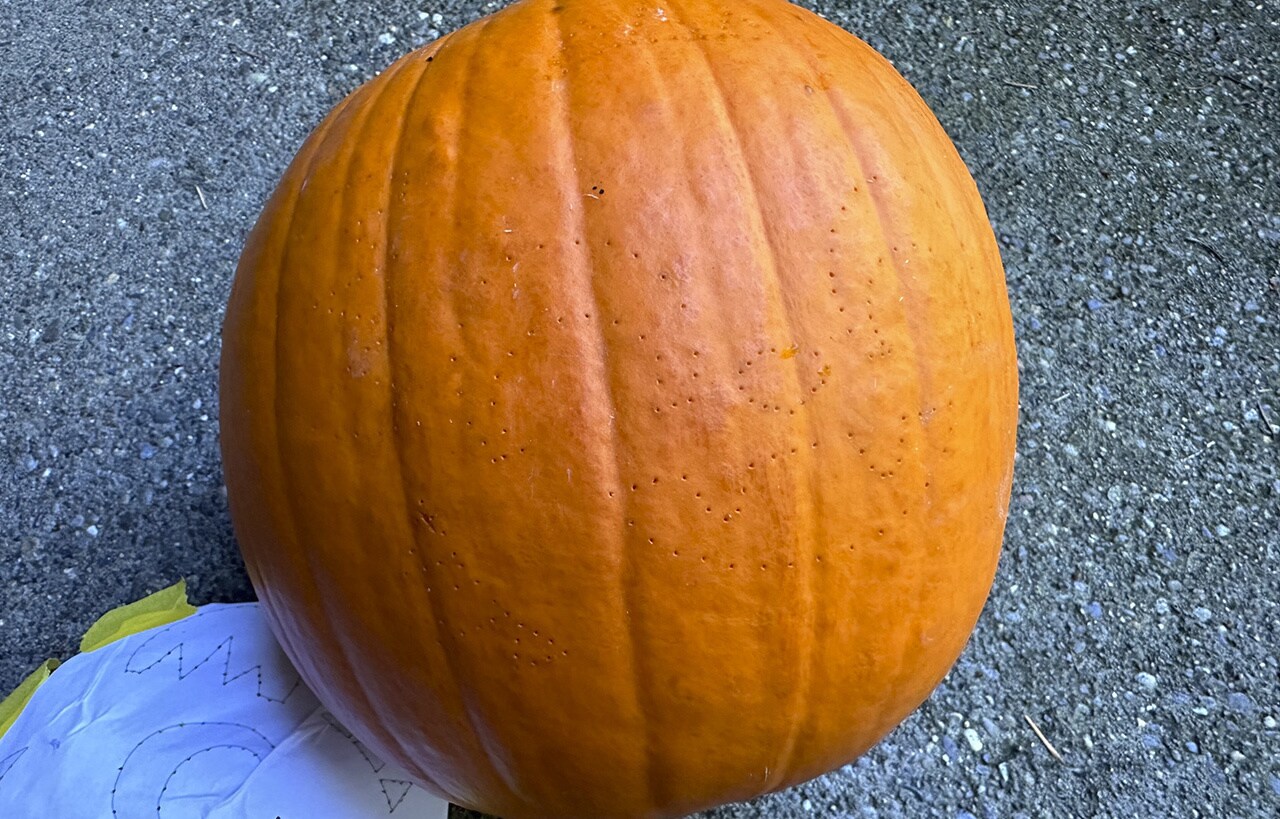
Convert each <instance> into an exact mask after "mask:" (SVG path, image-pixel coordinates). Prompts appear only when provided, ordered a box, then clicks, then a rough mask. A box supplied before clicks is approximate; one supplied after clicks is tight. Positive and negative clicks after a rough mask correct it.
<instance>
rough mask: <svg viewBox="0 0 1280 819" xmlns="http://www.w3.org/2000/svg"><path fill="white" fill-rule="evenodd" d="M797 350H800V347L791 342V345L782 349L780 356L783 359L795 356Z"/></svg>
mask: <svg viewBox="0 0 1280 819" xmlns="http://www.w3.org/2000/svg"><path fill="white" fill-rule="evenodd" d="M799 352H800V348H799V347H797V346H796V345H794V344H792V345H791V346H789V347H787V348H786V349H784V350H783V351H782V358H783V359H788V358H795V357H796V355H797V354H798V353H799Z"/></svg>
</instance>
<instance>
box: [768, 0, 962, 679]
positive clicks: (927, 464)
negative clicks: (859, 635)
mask: <svg viewBox="0 0 1280 819" xmlns="http://www.w3.org/2000/svg"><path fill="white" fill-rule="evenodd" d="M752 7H753V8H756V7H755V6H754V5H753V4H752ZM757 13H758V8H757ZM759 16H760V17H761V18H762V19H763V20H764V23H765V25H770V22H769V20H768V19H767V17H766V16H765V15H763V14H759ZM813 22H814V24H815V25H817V26H818V27H820V28H822V29H823V30H824V31H826V32H828V33H829V34H830V35H831V36H832V37H833V38H836V39H842V38H840V34H841V32H840V31H836V30H832V29H831V28H830V27H829V25H828V24H827V21H825V20H823V19H822V18H816V19H815V20H813ZM777 39H778V42H779V43H781V44H782V45H784V46H785V47H787V48H789V49H790V50H791V51H793V52H794V53H795V54H796V55H797V56H798V57H800V58H801V59H803V60H805V61H806V62H808V63H809V65H810V67H811V68H813V69H814V70H815V72H817V73H819V74H820V73H821V70H820V69H818V67H817V66H814V65H813V61H812V58H808V57H805V56H804V53H803V51H802V50H801V49H799V48H797V47H796V46H795V45H794V44H793V43H792V42H791V40H790V39H788V38H786V37H783V36H781V34H779V36H778V38H777ZM874 79H875V81H876V82H877V83H880V85H881V88H882V89H883V90H884V92H885V93H892V91H893V89H891V88H888V87H886V86H885V85H884V84H883V83H882V82H881V79H880V78H879V77H878V76H876V77H874ZM822 92H823V97H824V98H825V99H826V101H827V105H828V107H829V108H830V109H831V113H832V115H833V117H834V118H835V121H836V123H837V124H838V125H839V132H840V134H841V136H843V137H844V139H845V142H846V143H847V148H848V152H849V158H850V159H851V160H852V163H853V166H854V168H855V169H856V174H857V176H858V177H860V178H861V179H863V180H864V182H865V184H864V185H863V186H862V187H864V188H865V189H866V196H867V200H868V201H869V202H870V203H871V205H872V209H873V212H874V213H875V217H876V230H875V231H869V232H868V233H874V234H875V235H877V236H879V237H880V238H881V239H882V241H883V244H884V253H885V257H886V258H887V259H888V260H889V267H890V269H891V270H892V271H893V274H894V278H895V281H896V284H897V287H896V288H895V290H896V292H897V294H898V295H899V296H900V297H901V298H902V299H903V300H904V301H902V302H901V304H902V309H901V311H900V313H901V316H902V320H901V325H902V326H903V327H904V328H905V330H906V334H907V341H908V343H909V345H910V349H909V351H908V354H907V358H908V359H909V360H910V361H911V363H912V367H913V368H914V370H915V373H916V386H917V389H918V390H919V396H920V399H921V410H923V409H924V407H925V404H926V402H927V400H928V399H929V398H930V397H932V396H933V395H934V394H935V393H934V390H933V386H932V382H933V380H932V378H931V377H930V376H929V374H928V371H927V368H926V366H925V359H924V353H923V352H922V350H921V348H922V345H921V343H920V334H919V332H918V327H917V324H918V321H919V320H918V319H917V318H916V316H917V315H918V314H919V312H920V311H919V310H915V309H912V308H913V306H914V305H913V303H914V302H915V298H914V295H913V290H912V288H910V287H909V286H908V285H907V284H906V276H905V275H904V272H903V269H902V266H901V264H900V262H899V261H898V258H897V255H896V254H895V253H894V250H893V245H894V243H893V241H892V240H891V239H890V237H889V225H890V224H892V220H891V219H889V218H888V217H887V216H886V204H885V203H884V201H883V199H882V196H881V194H880V192H879V190H878V189H877V187H876V185H875V183H874V182H873V181H872V180H871V179H870V178H869V177H868V176H867V162H866V161H865V160H864V159H863V155H864V153H865V151H864V148H863V146H862V142H861V139H860V138H859V137H858V136H857V135H856V134H857V132H858V128H857V124H856V123H855V122H854V121H853V118H852V117H851V116H850V113H849V111H848V109H847V108H846V107H845V105H844V102H843V100H841V99H840V97H839V95H838V94H837V93H836V92H835V90H833V89H832V88H831V87H829V86H828V87H825V88H823V89H822ZM917 145H919V143H918V142H917ZM916 154H917V155H920V154H925V155H926V158H927V159H928V158H929V157H928V156H927V155H928V151H925V150H918V151H916ZM948 216H952V214H950V212H948ZM952 224H953V227H954V219H953V221H952ZM916 428H917V430H918V434H919V439H920V441H921V443H923V444H924V446H917V447H916V448H915V455H916V459H917V460H918V461H919V466H920V469H921V472H923V473H924V476H925V484H924V486H923V487H922V490H923V494H924V498H925V502H924V504H923V505H922V506H921V507H920V508H918V509H917V510H916V511H917V516H918V518H917V521H916V523H917V526H918V527H919V528H920V530H921V531H922V532H926V533H927V532H929V531H930V527H929V524H928V520H927V519H926V516H927V515H928V514H929V512H930V510H932V509H933V508H934V499H935V498H936V496H937V495H936V493H937V486H936V485H935V484H936V481H935V480H934V476H933V469H932V463H933V461H932V459H931V458H929V457H928V456H929V453H930V452H931V451H933V446H934V443H935V441H936V435H934V434H933V432H932V431H931V429H930V426H929V424H928V423H927V422H926V420H925V415H924V413H923V412H918V413H917V415H916ZM918 594H919V596H920V601H919V603H920V605H919V606H918V607H917V610H924V609H923V606H924V604H925V602H926V601H925V600H924V597H925V596H926V595H927V586H926V584H925V583H923V582H921V583H920V584H919V587H918ZM930 689H932V686H930Z"/></svg>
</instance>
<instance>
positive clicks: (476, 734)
mask: <svg viewBox="0 0 1280 819" xmlns="http://www.w3.org/2000/svg"><path fill="white" fill-rule="evenodd" d="M484 26H485V23H481V24H480V25H479V27H478V28H476V29H474V30H473V32H472V42H473V43H475V42H476V41H478V40H479V38H480V36H481V35H482V34H483V29H484ZM442 47H443V43H442V44H441V48H442ZM441 48H437V49H436V50H435V51H433V52H430V53H428V54H426V55H424V56H423V57H422V58H421V59H419V60H417V61H416V62H418V63H420V64H421V66H422V68H421V70H420V71H419V73H418V76H417V77H416V78H414V79H413V81H412V84H411V85H410V87H409V89H408V91H407V92H406V93H405V95H404V105H403V108H402V110H401V112H400V115H399V116H398V118H397V120H396V122H395V124H394V126H393V133H394V137H393V140H394V145H393V147H392V151H391V162H390V167H389V168H388V170H387V181H386V186H387V187H386V193H385V196H384V199H383V203H384V204H383V219H384V220H385V222H384V225H383V230H382V234H383V235H382V241H381V245H380V248H379V257H378V259H377V269H378V270H379V271H380V272H381V273H382V287H381V297H382V310H383V333H384V337H383V344H382V350H383V352H384V357H385V362H386V368H387V407H388V411H389V412H390V414H391V418H390V422H391V423H390V429H391V438H392V442H391V446H390V450H391V453H392V455H393V458H394V461H395V468H396V473H397V478H396V482H397V483H398V484H399V486H400V490H401V501H402V504H403V512H404V517H405V520H406V528H407V529H408V531H409V532H410V533H411V537H412V538H413V539H414V540H415V542H416V541H418V540H419V528H418V527H417V526H415V525H414V506H413V497H412V493H411V492H410V490H409V487H408V485H407V483H406V477H405V476H406V469H405V465H404V461H403V449H404V439H403V435H402V434H401V432H400V430H401V427H402V425H403V424H402V422H403V421H404V420H405V419H404V418H402V417H401V413H399V412H398V411H397V406H398V405H397V401H396V380H397V378H396V373H397V367H396V352H397V349H396V346H395V313H396V303H395V299H394V298H393V295H392V294H393V291H394V282H393V277H392V265H391V263H390V254H389V252H388V250H389V244H390V242H391V239H392V235H391V234H392V230H394V229H395V223H396V220H395V219H393V218H392V215H391V213H392V210H393V207H394V202H395V195H394V193H395V185H396V176H397V174H398V173H399V168H400V167H401V166H402V154H403V150H402V149H403V145H404V132H405V128H406V124H407V123H406V121H407V119H408V116H409V113H410V111H412V110H413V108H414V101H415V99H416V98H417V96H418V94H419V92H420V91H421V89H422V87H423V83H424V82H425V80H426V78H427V75H428V74H429V73H430V69H431V65H432V61H433V60H434V59H435V57H436V55H438V54H439V52H440V50H441ZM475 53H476V46H475V45H474V44H473V46H472V50H471V52H470V54H469V55H468V57H467V59H468V63H470V61H471V60H473V59H474V57H475ZM463 73H464V76H468V75H469V74H470V73H471V72H470V70H469V68H468V70H467V71H465V72H463ZM462 111H463V112H464V115H465V112H466V111H467V106H466V105H465V104H464V105H463V106H462ZM464 130H465V119H463V120H461V121H460V122H459V123H458V126H457V130H456V132H455V136H457V137H461V135H462V134H463V132H464ZM356 144H357V145H358V144H359V141H357V142H356ZM454 159H455V162H456V163H458V164H461V160H460V152H455V154H454ZM455 176H457V174H455ZM454 195H455V199H456V195H457V186H456V185H455V191H454ZM419 546H421V544H419ZM416 551H417V554H418V559H419V562H420V565H421V566H422V571H423V576H424V582H425V583H426V585H428V586H431V585H434V584H435V583H436V578H434V577H433V576H432V572H431V567H430V563H431V561H430V560H429V551H430V550H429V549H423V548H418V549H417V550H416ZM422 599H423V600H424V601H425V603H426V607H427V610H428V612H429V614H430V617H431V627H432V628H434V629H435V631H436V634H437V637H438V638H439V642H440V644H441V654H442V656H443V658H444V662H445V665H446V667H445V672H446V675H447V676H448V678H449V680H450V681H451V682H452V684H453V689H454V695H455V697H456V703H457V705H458V707H459V710H460V711H461V715H462V717H463V719H464V721H465V723H466V726H467V729H468V730H469V731H470V736H469V737H466V742H467V744H468V745H470V746H471V750H472V754H473V755H475V756H477V757H479V758H480V761H481V762H482V763H483V765H485V766H487V767H488V768H489V770H490V771H491V772H492V774H493V775H492V777H491V780H490V782H491V786H492V787H495V788H502V789H504V790H506V791H507V793H508V794H510V795H511V797H512V799H513V800H514V801H517V802H518V801H521V797H520V796H518V790H517V787H516V784H515V783H514V782H513V781H511V779H510V778H509V776H508V775H507V773H506V772H505V771H504V770H503V768H502V767H501V766H499V765H498V764H497V762H496V759H495V755H494V751H493V749H492V748H490V747H489V745H488V742H487V741H486V737H485V735H484V733H482V732H481V731H480V730H479V729H478V727H477V724H476V720H475V716H474V714H473V713H472V711H473V705H472V703H470V702H468V698H467V695H466V686H465V685H464V681H463V679H462V676H463V675H462V672H461V669H460V668H459V665H458V662H457V657H458V655H459V650H458V644H457V641H456V640H455V639H454V637H453V632H452V631H451V629H450V628H449V627H448V625H447V624H446V625H445V626H439V625H437V621H438V620H440V619H443V615H442V613H441V612H440V611H439V610H438V608H437V606H436V603H435V600H434V598H432V597H431V595H429V594H424V595H423V598H422ZM406 758H410V757H408V756H406ZM415 773H419V774H421V773H422V772H421V771H415ZM488 796H489V798H492V796H493V795H492V794H490V795H488ZM472 798H474V797H472Z"/></svg>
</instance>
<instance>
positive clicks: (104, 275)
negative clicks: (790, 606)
mask: <svg viewBox="0 0 1280 819" xmlns="http://www.w3.org/2000/svg"><path fill="white" fill-rule="evenodd" d="M497 5H498V4H496V3H490V4H487V5H485V6H481V4H480V3H478V2H450V1H445V2H439V1H434V2H433V1H430V0H422V1H421V2H419V3H415V2H410V1H409V0H380V2H377V3H374V2H346V3H339V2H337V0H277V1H276V2H268V0H203V1H201V0H189V2H183V3H176V2H162V1H161V0H141V1H140V2H125V0H103V1H102V2H95V3H83V2H75V0H40V1H39V2H29V1H28V0H0V272H2V274H3V276H2V278H0V692H3V691H7V690H8V689H9V688H10V687H12V686H13V685H15V684H16V683H17V682H18V681H19V680H20V679H21V677H22V676H23V675H24V674H25V673H26V672H27V671H28V670H29V669H30V668H31V667H33V666H34V665H36V664H37V663H38V662H40V661H41V660H43V659H44V658H45V657H47V656H67V655H69V654H70V653H71V652H72V651H73V650H74V645H75V643H76V641H77V639H78V637H79V635H80V634H81V633H82V631H83V630H84V629H85V628H86V627H87V626H88V625H89V623H90V622H92V620H93V619H94V618H95V617H96V616H97V615H98V614H99V613H100V612H102V611H103V610H105V609H107V608H109V607H111V606H114V605H118V604H120V603H124V602H127V601H130V600H133V599H136V598H138V597H140V596H142V595H144V594H146V593H148V592H150V591H153V590H155V589H157V588H159V587H161V586H165V585H168V584H169V583H171V582H173V581H174V580H176V579H177V578H178V577H181V576H185V577H186V578H188V580H189V582H190V586H191V591H192V597H193V599H194V601H195V602H197V603H205V602H212V601H237V600H245V599H249V598H251V596H252V590H251V589H250V587H249V584H248V582H247V580H246V578H245V576H244V574H243V570H242V567H241V564H240V562H239V558H238V556H237V553H236V550H235V546H234V543H233V540H232V536H231V529H230V522H229V519H228V515H227V509H226V503H225V499H224V496H223V492H222V484H221V474H220V469H219V457H218V450H217V395H216V375H217V362H218V349H219V342H218V331H219V326H220V322H221V316H222V307H223V304H224V301H225V299H226V297H227V294H228V290H229V286H230V281H231V275H232V271H233V269H234V265H235V261H236V258H237V256H238V253H239V249H240V246H241V242H242V240H243V238H244V236H245V233H246V231H247V230H248V228H249V227H250V225H251V224H252V221H253V219H254V218H255V216H256V214H257V212H258V210H259V208H260V207H261V205H262V203H263V201H264V199H265V197H266V196H267V194H268V193H269V191H270V190H271V188H272V186H273V185H274V182H275V180H276V179H277V178H278V175H279V174H280V172H281V171H282V170H283V168H284V166H285V164H286V163H287V162H288V160H289V158H290V157H291V156H292V154H293V152H294V151H295V150H296V149H297V147H298V146H299V144H300V142H301V140H302V138H303V137H304V136H305V134H306V133H307V132H308V131H309V130H310V129H311V128H312V127H313V126H314V125H315V124H316V123H317V122H318V121H319V120H320V118H321V117H322V115H323V114H324V113H325V111H327V110H328V109H329V107H330V106H332V105H333V104H334V103H336V102H337V101H338V100H339V99H340V98H341V97H342V96H343V95H345V94H346V93H347V92H349V91H351V90H352V89H354V88H355V87H356V86H357V85H358V84H359V83H360V82H362V81H364V80H365V79H367V78H369V77H370V76H372V75H373V74H374V73H375V72H376V71H378V70H379V69H381V68H383V67H385V66H386V65H387V64H389V63H390V62H391V61H392V60H393V59H394V58H395V57H397V56H398V55H400V54H402V53H403V52H405V51H406V50H408V49H410V48H412V47H414V46H417V45H420V44H422V43H424V42H427V41H429V40H431V39H433V38H435V37H436V36H438V35H439V33H440V32H443V31H448V30H450V29H453V28H455V27H457V26H459V25H461V24H463V23H465V22H468V21H470V20H472V19H475V18H476V17H478V16H480V15H481V14H482V13H485V12H487V11H491V10H493V9H495V8H496V7H497ZM815 5H816V7H817V9H818V10H820V11H821V12H822V13H824V14H825V15H826V16H828V17H829V18H831V19H833V20H835V21H836V22H838V23H840V24H841V25H843V26H844V27H846V28H848V29H850V30H851V31H853V32H854V33H856V34H858V35H859V36H861V37H863V38H864V39H866V40H867V41H868V42H870V43H871V44H872V45H874V46H875V47H876V48H878V49H879V50H880V51H881V52H882V53H884V54H885V55H886V56H888V57H889V58H890V59H891V60H893V61H894V62H895V64H896V65H897V66H898V68H899V70H901V71H902V72H903V73H904V74H905V75H906V76H907V78H908V79H909V80H911V81H912V82H913V83H914V84H915V85H916V87H917V88H918V89H919V90H920V91H921V93H922V94H923V95H924V97H925V98H926V99H927V100H928V102H929V103H930V105H932V106H933V108H934V111H935V112H936V113H937V114H938V116H939V118H940V119H941V121H942V122H943V124H944V126H945V127H946V128H947V130H948V131H949V132H950V133H951V134H952V136H953V137H954V138H955V139H956V141H957V144H958V146H959V148H960V151H961V153H962V154H963V155H964V157H965V158H966V160H967V161H968V163H969V165H970V167H971V169H972V170H973V172H974V175H975V177H976V178H977V180H978V183H979V185H980V187H981V188H982V190H983V193H984V195H985V197H986V201H987V205H988V208H989V211H990V214H991V218H992V220H993V222H994V224H995V227H996V232H997V235H998V236H999V238H1000V243H1001V248H1002V252H1003V254H1004V260H1005V264H1006V266H1007V269H1008V277H1009V285H1010V293H1011V298H1012V304H1013V312H1014V317H1015V321H1016V324H1017V331H1018V340H1019V356H1020V360H1021V368H1022V399H1023V418H1022V427H1021V440H1020V445H1019V449H1020V460H1019V463H1018V473H1017V481H1016V484H1015V488H1014V498H1013V505H1012V509H1011V513H1010V525H1009V530H1008V534H1007V540H1006V552H1005V556H1004V559H1003V561H1002V563H1001V567H1000V572H999V576H998V578H997V581H996V585H995V589H994V591H993V594H992V598H991V601H990V603H989V604H988V607H987V610H986V612H985V614H984V616H983V619H982V621H981V623H980V624H979V627H978V631H977V633H976V636H975V638H974V640H973V642H972V643H971V645H970V647H969V649H968V650H967V652H966V653H965V655H964V657H963V658H962V659H961V661H960V663H959V664H958V666H957V667H956V668H955V670H954V671H953V673H952V674H951V675H950V677H949V678H948V679H947V680H946V682H945V684H944V685H943V686H942V688H940V689H939V690H938V692H937V693H936V694H935V695H934V696H933V698H932V699H931V700H930V701H929V702H928V703H927V704H926V705H925V707H924V708H922V709H921V710H920V711H919V712H918V713H917V714H915V715H914V716H913V717H911V718H910V719H909V720H908V721H907V722H906V723H905V724H904V725H903V726H902V727H901V728H899V729H898V730H897V731H896V732H895V733H894V734H893V735H891V737H890V738H889V739H888V740H887V741H886V742H884V743H883V744H882V745H880V746H879V747H878V748H876V749H875V750H874V751H873V752H872V753H870V754H868V755H867V756H866V757H865V758H864V759H862V760H861V761H859V762H858V763H856V764H854V765H852V766H850V767H848V768H846V769H844V770H841V771H838V772H836V773H833V774H831V775H829V776H827V777H824V778H823V779H820V780H818V781H815V782H812V783H809V784H807V785H804V786H801V787H798V788H795V789H792V790H790V791H787V792H784V793H781V794H777V795H774V796H770V797H768V798H765V799H763V800H760V801H758V802H757V803H754V804H750V805H745V806H734V807H729V808H724V809H722V810H719V811H715V812H713V813H711V814H709V816H714V817H717V819H729V818H730V817H734V818H735V819H736V818H739V817H740V818H741V819H746V817H807V816H811V815H821V816H841V817H845V816H849V817H864V816H865V817H926V816H927V817H957V819H962V818H963V819H969V818H970V817H1040V816H1046V817H1059V816H1062V817H1074V816H1117V817H1171V816H1223V817H1271V816H1276V815H1280V729H1278V728H1277V724H1276V720H1277V718H1280V701H1278V700H1280V696H1278V695H1280V666H1278V661H1277V651H1278V648H1280V607H1278V605H1277V603H1278V601H1280V564H1278V563H1277V560H1278V559H1280V534H1278V532H1280V468H1278V467H1277V463H1278V462H1280V456H1278V455H1277V439H1278V438H1280V326H1278V325H1280V310H1278V309H1277V307H1278V306H1280V181H1278V180H1280V161H1278V159H1277V154H1276V151H1277V144H1278V143H1280V58H1278V57H1277V53H1278V52H1280V22H1278V21H1280V4H1277V2H1275V0H1263V2H1248V3H1245V2H1226V0H1214V1H1213V2H1178V1H1177V0H1173V1H1171V2H1159V3H1156V2H1124V3H1121V4H1119V5H1117V6H1114V7H1112V6H1111V4H1100V3H1093V2H1084V0H1063V2H1058V3H1028V4H1023V5H1013V4H997V3H992V2H988V1H985V0H984V1H983V2H975V3H970V4H954V3H942V2H940V1H939V0H930V2H907V3H903V4H882V3H873V2H865V1H864V0H857V2H841V3H837V2H818V3H816V4H815ZM1024 715H1027V716H1030V717H1031V718H1032V719H1034V720H1035V721H1036V722H1037V724H1038V725H1039V726H1040V727H1041V729H1042V730H1043V732H1044V734H1045V736H1046V737H1047V739H1048V740H1049V741H1050V742H1052V743H1053V745H1054V746H1055V747H1056V748H1057V749H1058V750H1059V751H1060V752H1061V757H1062V759H1061V760H1057V759H1055V758H1053V757H1052V756H1051V755H1050V754H1049V752H1048V751H1047V749H1046V747H1045V746H1044V745H1043V744H1042V743H1041V742H1040V741H1039V740H1038V739H1037V738H1036V736H1035V735H1034V734H1033V733H1032V731H1031V730H1030V728H1029V726H1028V725H1027V723H1026V722H1025V721H1024Z"/></svg>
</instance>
